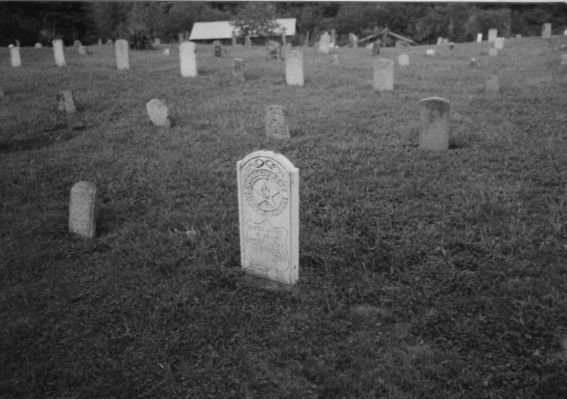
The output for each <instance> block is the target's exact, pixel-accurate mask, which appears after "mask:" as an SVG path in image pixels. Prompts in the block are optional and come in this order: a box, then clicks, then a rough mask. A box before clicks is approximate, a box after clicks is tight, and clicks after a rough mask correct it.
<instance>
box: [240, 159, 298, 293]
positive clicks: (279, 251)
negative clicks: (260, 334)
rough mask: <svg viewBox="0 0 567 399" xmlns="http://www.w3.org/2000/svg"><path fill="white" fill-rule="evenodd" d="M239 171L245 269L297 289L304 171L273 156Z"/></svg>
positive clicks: (246, 161) (251, 161)
mask: <svg viewBox="0 0 567 399" xmlns="http://www.w3.org/2000/svg"><path fill="white" fill-rule="evenodd" d="M236 168H237V176H238V211H239V212H238V213H239V221H240V256H241V262H242V268H243V270H244V272H245V273H247V274H250V275H254V276H257V277H261V278H265V279H269V280H272V281H276V282H280V283H284V284H289V285H293V284H295V283H296V282H297V280H298V278H299V170H298V169H297V168H296V167H295V166H294V165H293V164H292V163H291V162H290V161H289V160H288V159H287V158H286V157H284V156H283V155H280V154H276V153H274V152H271V151H256V152H253V153H251V154H249V155H247V156H246V157H245V158H244V159H242V160H241V161H239V162H238V163H237V167H236Z"/></svg>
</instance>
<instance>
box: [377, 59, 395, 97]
mask: <svg viewBox="0 0 567 399" xmlns="http://www.w3.org/2000/svg"><path fill="white" fill-rule="evenodd" d="M373 87H374V91H380V92H381V91H392V90H394V61H392V60H388V59H386V58H377V59H375V60H374V79H373Z"/></svg>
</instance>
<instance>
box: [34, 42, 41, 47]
mask: <svg viewBox="0 0 567 399" xmlns="http://www.w3.org/2000/svg"><path fill="white" fill-rule="evenodd" d="M34 47H35V48H42V47H43V45H42V44H41V43H36V44H35V46H34Z"/></svg>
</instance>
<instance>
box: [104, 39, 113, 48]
mask: <svg viewBox="0 0 567 399" xmlns="http://www.w3.org/2000/svg"><path fill="white" fill-rule="evenodd" d="M106 45H107V46H108V47H113V46H114V43H113V42H112V39H107V40H106Z"/></svg>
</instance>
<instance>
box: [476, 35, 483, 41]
mask: <svg viewBox="0 0 567 399" xmlns="http://www.w3.org/2000/svg"><path fill="white" fill-rule="evenodd" d="M476 42H477V43H482V33H477V34H476Z"/></svg>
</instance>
